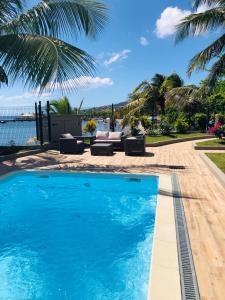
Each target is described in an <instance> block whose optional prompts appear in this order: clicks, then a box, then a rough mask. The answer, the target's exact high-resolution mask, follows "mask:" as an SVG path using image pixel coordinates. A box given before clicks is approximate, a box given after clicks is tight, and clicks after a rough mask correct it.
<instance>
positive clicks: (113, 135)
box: [108, 132, 122, 140]
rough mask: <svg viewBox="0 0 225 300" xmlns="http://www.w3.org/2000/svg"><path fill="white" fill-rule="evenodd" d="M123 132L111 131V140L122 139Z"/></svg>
mask: <svg viewBox="0 0 225 300" xmlns="http://www.w3.org/2000/svg"><path fill="white" fill-rule="evenodd" d="M121 135H122V132H110V133H109V138H108V139H109V140H120V139H121Z"/></svg>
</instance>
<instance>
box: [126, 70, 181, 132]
mask: <svg viewBox="0 0 225 300" xmlns="http://www.w3.org/2000/svg"><path fill="white" fill-rule="evenodd" d="M182 85H183V81H182V79H181V78H180V77H179V75H177V74H176V73H174V74H171V75H170V76H167V77H166V76H164V75H162V74H155V76H154V77H153V78H152V80H151V81H146V80H145V81H143V82H141V83H140V84H139V85H138V86H137V87H136V88H135V90H134V91H133V92H132V93H131V94H130V95H129V103H128V104H127V106H126V108H127V113H126V115H125V117H124V119H123V125H124V126H125V125H126V124H127V123H128V121H129V118H130V117H131V116H137V115H139V114H140V113H147V114H152V115H154V114H155V112H156V109H157V107H158V106H159V107H160V109H161V112H162V114H163V115H164V114H165V103H166V98H167V93H168V92H169V91H170V90H171V89H172V90H173V89H174V88H178V87H181V86H182Z"/></svg>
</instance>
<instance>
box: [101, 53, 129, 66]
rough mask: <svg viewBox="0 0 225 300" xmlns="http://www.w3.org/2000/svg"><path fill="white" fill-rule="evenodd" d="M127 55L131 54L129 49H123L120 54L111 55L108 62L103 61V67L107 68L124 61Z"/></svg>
mask: <svg viewBox="0 0 225 300" xmlns="http://www.w3.org/2000/svg"><path fill="white" fill-rule="evenodd" d="M129 53H131V50H129V49H124V50H122V51H121V52H118V53H113V54H112V55H111V57H110V58H109V59H108V60H105V61H104V65H105V66H109V65H111V64H113V63H116V62H118V61H121V60H123V59H126V58H128V55H129Z"/></svg>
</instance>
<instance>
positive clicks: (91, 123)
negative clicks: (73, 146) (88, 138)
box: [83, 119, 97, 134]
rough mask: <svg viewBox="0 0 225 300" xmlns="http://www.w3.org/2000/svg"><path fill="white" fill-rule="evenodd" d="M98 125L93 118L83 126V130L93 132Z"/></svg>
mask: <svg viewBox="0 0 225 300" xmlns="http://www.w3.org/2000/svg"><path fill="white" fill-rule="evenodd" d="M96 127H97V124H96V122H95V120H93V119H91V120H88V121H87V123H86V125H85V126H84V127H83V132H84V133H90V134H93V133H94V132H95V130H96Z"/></svg>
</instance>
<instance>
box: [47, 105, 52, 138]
mask: <svg viewBox="0 0 225 300" xmlns="http://www.w3.org/2000/svg"><path fill="white" fill-rule="evenodd" d="M47 118H48V141H49V143H51V141H52V129H51V115H50V103H49V101H47Z"/></svg>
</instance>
